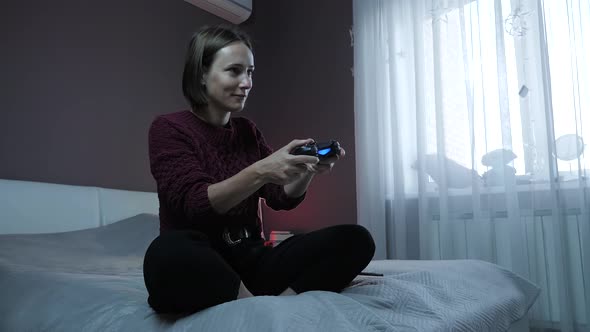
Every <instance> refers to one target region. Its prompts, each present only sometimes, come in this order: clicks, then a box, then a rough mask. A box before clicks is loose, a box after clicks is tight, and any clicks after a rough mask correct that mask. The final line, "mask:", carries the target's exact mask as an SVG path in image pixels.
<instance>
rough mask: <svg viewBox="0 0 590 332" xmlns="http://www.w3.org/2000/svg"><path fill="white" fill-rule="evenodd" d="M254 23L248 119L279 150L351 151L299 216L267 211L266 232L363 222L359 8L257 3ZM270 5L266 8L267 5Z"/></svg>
mask: <svg viewBox="0 0 590 332" xmlns="http://www.w3.org/2000/svg"><path fill="white" fill-rule="evenodd" d="M255 4H256V7H255V8H254V10H255V12H254V16H253V17H252V18H251V19H250V20H249V21H248V22H246V24H245V26H246V28H247V29H250V32H251V34H252V35H253V37H254V43H255V51H256V53H255V63H256V73H255V78H254V89H253V90H252V94H251V96H252V98H251V100H250V101H249V104H248V106H247V109H246V110H245V111H244V115H245V116H248V117H250V118H252V119H253V120H254V121H255V122H256V123H257V124H258V126H259V127H260V128H261V130H262V131H263V133H264V134H265V137H266V139H267V140H268V141H269V142H270V143H271V144H272V146H273V147H275V148H280V147H282V146H284V145H285V144H287V143H288V142H289V141H291V140H292V139H294V138H308V137H311V138H314V139H315V140H316V141H324V140H330V139H336V140H338V141H339V142H340V143H341V144H342V145H343V147H344V148H345V149H346V152H347V153H346V158H344V159H343V160H341V161H340V162H339V163H338V164H337V165H336V167H335V168H334V170H333V171H332V173H331V174H326V175H322V176H319V177H316V179H314V182H313V183H312V185H311V188H310V190H309V191H308V193H307V197H306V200H305V201H304V202H303V203H302V205H300V206H299V207H298V208H297V209H295V210H292V211H288V212H274V211H272V210H270V209H265V211H264V212H265V218H264V220H265V228H266V229H267V231H268V230H269V229H270V228H272V229H277V230H281V229H287V230H296V231H309V230H313V229H317V228H320V227H325V226H329V225H335V224H341V223H351V224H354V223H356V178H355V154H354V107H353V104H354V98H353V95H354V90H353V85H354V82H353V77H352V74H351V68H352V65H353V49H352V47H351V45H350V33H349V29H350V28H352V1H348V0H347V1H342V0H314V1H291V0H273V1H257V2H256V3H255ZM261 4H262V5H261Z"/></svg>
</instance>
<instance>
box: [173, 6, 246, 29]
mask: <svg viewBox="0 0 590 332" xmlns="http://www.w3.org/2000/svg"><path fill="white" fill-rule="evenodd" d="M184 1H186V2H188V3H190V4H192V5H195V6H197V7H199V8H201V9H203V10H206V11H208V12H210V13H211V14H213V15H216V16H219V17H221V18H223V19H225V20H227V21H230V22H231V23H234V24H240V23H242V22H244V21H245V20H247V19H248V17H250V14H251V13H252V0H184Z"/></svg>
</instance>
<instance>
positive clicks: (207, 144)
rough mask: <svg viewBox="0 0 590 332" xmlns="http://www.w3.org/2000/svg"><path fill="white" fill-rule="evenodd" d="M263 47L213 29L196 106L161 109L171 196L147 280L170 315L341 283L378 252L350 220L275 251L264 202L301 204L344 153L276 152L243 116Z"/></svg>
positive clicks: (157, 305)
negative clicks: (257, 50)
mask: <svg viewBox="0 0 590 332" xmlns="http://www.w3.org/2000/svg"><path fill="white" fill-rule="evenodd" d="M253 72H254V56H253V54H252V46H251V43H250V41H249V39H248V37H247V36H246V35H245V34H244V33H243V32H241V31H238V30H237V29H236V28H234V27H227V26H215V27H205V28H203V29H201V30H200V31H199V32H197V33H196V34H195V35H194V36H193V38H192V40H191V42H190V44H189V48H188V53H187V57H186V62H185V68H184V76H183V92H184V95H185V97H186V99H187V100H188V102H189V103H190V105H191V109H190V111H182V112H176V113H171V114H166V115H162V116H159V117H157V118H156V119H155V120H154V121H153V123H152V126H151V128H150V132H149V152H150V165H151V171H152V174H153V176H154V178H155V180H156V182H157V186H158V198H159V201H160V236H158V237H157V238H156V239H155V240H154V241H153V242H152V244H151V245H150V247H149V248H148V250H147V252H146V255H145V259H144V279H145V283H146V287H147V290H148V292H149V298H148V302H149V304H150V305H151V306H152V308H153V309H154V310H155V311H157V312H159V313H192V312H196V311H199V310H201V309H204V308H207V307H210V306H213V305H216V304H220V303H224V302H227V301H232V300H235V299H236V298H243V297H248V296H252V295H287V294H297V293H301V292H305V291H308V290H326V291H335V292H338V291H340V290H342V289H343V288H344V287H346V286H347V285H348V283H349V282H350V281H351V280H352V279H353V278H354V277H355V276H356V275H357V274H358V273H359V272H361V271H362V270H363V269H364V268H365V267H366V266H367V264H368V263H369V261H370V260H371V259H372V257H373V253H374V250H375V246H374V243H373V239H372V237H371V235H370V234H369V232H368V231H367V230H366V229H364V228H362V227H361V226H357V225H339V226H333V227H328V228H325V229H322V230H318V231H314V232H310V233H308V234H304V235H296V236H293V237H291V238H289V239H287V240H286V241H283V242H282V243H281V244H280V245H278V246H277V247H275V248H271V247H267V246H264V240H263V239H262V237H261V236H260V234H261V226H260V220H259V219H258V213H257V212H258V210H257V209H258V200H259V198H260V197H262V198H265V199H266V203H267V205H269V206H270V207H271V208H273V209H276V210H279V209H285V210H289V209H293V208H295V207H296V206H297V205H299V203H301V202H302V201H303V199H304V197H305V193H306V191H307V188H308V186H309V184H310V182H311V181H312V179H313V177H314V176H315V175H316V174H322V173H325V172H327V171H329V170H330V169H331V168H332V167H333V165H334V163H335V162H336V161H337V160H338V159H339V158H341V157H343V156H344V150H343V149H342V151H341V153H340V155H338V156H335V157H333V158H331V159H328V160H324V161H322V163H319V160H318V158H317V157H314V156H303V155H292V154H291V153H290V152H291V151H292V150H293V149H294V148H296V147H298V146H301V145H304V144H307V143H310V142H313V140H312V139H305V140H293V141H292V142H290V143H289V144H287V145H286V146H284V147H283V148H281V149H279V150H278V151H276V152H274V153H273V151H272V150H271V148H270V147H269V146H268V145H267V144H266V142H265V140H264V137H263V136H262V133H261V132H260V131H259V130H258V129H257V128H256V125H255V124H254V123H253V122H251V121H250V120H247V119H245V118H241V117H232V114H233V113H237V112H239V111H241V110H242V109H243V108H244V104H245V102H246V99H247V97H248V93H249V92H250V90H251V89H252V73H253Z"/></svg>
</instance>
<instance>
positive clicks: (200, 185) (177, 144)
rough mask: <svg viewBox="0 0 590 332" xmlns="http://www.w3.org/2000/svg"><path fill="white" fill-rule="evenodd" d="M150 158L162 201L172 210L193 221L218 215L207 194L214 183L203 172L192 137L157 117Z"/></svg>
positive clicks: (154, 124) (150, 141)
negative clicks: (182, 213)
mask: <svg viewBox="0 0 590 332" xmlns="http://www.w3.org/2000/svg"><path fill="white" fill-rule="evenodd" d="M149 156H150V167H151V172H152V175H153V176H154V179H155V180H156V183H157V186H158V194H159V196H160V199H161V200H164V201H165V202H166V204H167V205H168V206H169V207H170V208H171V209H173V210H175V211H183V212H184V215H185V216H186V217H187V218H188V219H190V220H195V219H196V218H199V217H202V216H208V215H213V214H216V212H215V211H214V210H213V208H212V207H211V203H210V201H209V195H208V193H207V188H208V187H209V185H211V184H212V183H213V182H214V180H213V178H211V177H210V176H209V175H208V174H207V173H205V172H204V171H203V168H202V166H201V165H202V162H201V160H200V158H198V156H197V154H196V152H195V150H194V149H193V144H192V143H191V141H190V139H189V136H187V135H186V134H184V133H182V132H181V131H180V130H179V129H177V128H175V127H174V125H173V124H172V123H170V122H169V121H168V120H166V119H163V118H160V117H159V118H156V119H155V120H154V122H153V123H152V125H151V127H150V130H149Z"/></svg>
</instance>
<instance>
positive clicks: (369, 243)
mask: <svg viewBox="0 0 590 332" xmlns="http://www.w3.org/2000/svg"><path fill="white" fill-rule="evenodd" d="M374 252H375V243H374V242H373V238H372V237H371V234H370V233H369V232H368V231H367V230H366V229H365V228H364V227H362V226H358V225H338V226H332V227H328V228H324V229H321V230H318V231H314V232H310V233H307V234H301V235H295V236H292V237H290V238H288V239H287V240H285V241H283V242H281V243H280V244H279V245H278V246H277V247H275V248H270V247H265V246H263V240H261V239H256V240H252V239H245V241H243V243H241V244H238V245H236V246H234V247H229V246H226V245H221V244H220V242H216V241H211V240H210V239H209V237H207V236H206V235H205V234H203V233H200V232H197V231H167V232H165V233H162V234H161V235H160V236H158V237H157V238H156V239H155V240H154V241H153V242H152V243H151V245H150V246H149V248H148V250H147V252H146V255H145V259H144V266H143V273H144V280H145V284H146V287H147V290H148V293H149V298H148V302H149V304H150V306H151V307H152V308H153V309H154V310H155V311H156V312H159V313H193V312H196V311H199V310H202V309H205V308H208V307H211V306H214V305H217V304H220V303H224V302H228V301H232V300H235V299H236V298H237V295H238V290H239V287H240V281H243V282H244V285H246V287H247V288H248V290H249V291H250V292H252V294H254V295H278V294H280V293H281V292H283V291H284V290H285V289H287V287H291V289H293V290H294V291H295V292H296V293H302V292H305V291H310V290H325V291H333V292H339V291H341V290H342V289H343V288H344V287H346V286H347V285H348V284H349V283H350V282H351V281H352V279H354V278H355V277H356V276H357V275H358V274H359V273H360V272H361V271H362V270H363V269H364V268H365V267H366V266H367V264H369V262H370V261H371V259H372V258H373V254H374Z"/></svg>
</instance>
